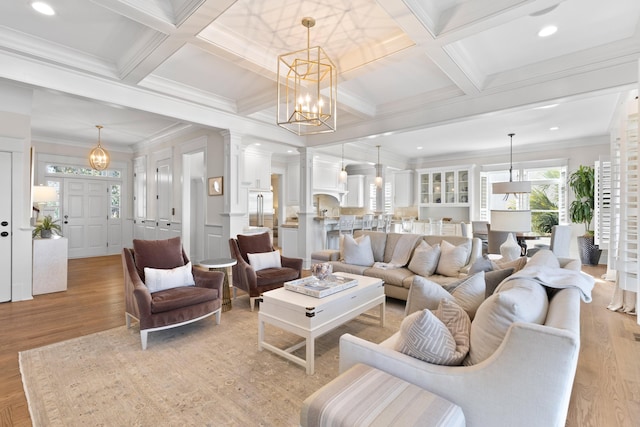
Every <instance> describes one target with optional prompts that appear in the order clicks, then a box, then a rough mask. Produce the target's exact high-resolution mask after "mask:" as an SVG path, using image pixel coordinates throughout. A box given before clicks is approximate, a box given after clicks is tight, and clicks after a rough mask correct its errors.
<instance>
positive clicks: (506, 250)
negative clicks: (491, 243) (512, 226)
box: [500, 233, 522, 261]
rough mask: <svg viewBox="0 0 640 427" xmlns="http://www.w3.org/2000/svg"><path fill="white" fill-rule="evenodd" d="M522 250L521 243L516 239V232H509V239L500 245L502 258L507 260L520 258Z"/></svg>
mask: <svg viewBox="0 0 640 427" xmlns="http://www.w3.org/2000/svg"><path fill="white" fill-rule="evenodd" d="M521 251H522V248H520V245H519V244H518V242H517V241H516V239H515V234H514V233H509V234H508V235H507V240H505V241H504V243H503V244H501V245H500V255H502V259H503V260H505V261H513V260H514V259H517V258H519V257H520V254H521V253H522V252H521Z"/></svg>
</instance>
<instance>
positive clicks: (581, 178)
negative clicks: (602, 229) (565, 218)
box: [569, 165, 602, 265]
mask: <svg viewBox="0 0 640 427" xmlns="http://www.w3.org/2000/svg"><path fill="white" fill-rule="evenodd" d="M569 187H571V190H572V191H573V194H574V197H575V199H574V200H573V202H571V205H570V206H569V215H570V216H571V222H574V223H576V224H579V223H582V224H584V229H585V232H584V235H582V236H578V249H579V251H580V260H581V261H582V263H583V264H591V265H598V262H599V260H600V254H601V253H602V250H600V249H599V248H598V245H596V244H595V243H594V236H593V234H594V233H593V230H591V220H592V219H593V213H594V206H595V170H594V169H593V168H592V167H591V166H583V165H581V166H580V167H578V169H577V170H575V171H574V172H573V173H571V175H569Z"/></svg>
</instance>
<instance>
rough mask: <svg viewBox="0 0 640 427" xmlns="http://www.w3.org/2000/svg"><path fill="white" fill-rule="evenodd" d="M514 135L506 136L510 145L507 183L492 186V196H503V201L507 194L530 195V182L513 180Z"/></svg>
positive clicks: (496, 183)
mask: <svg viewBox="0 0 640 427" xmlns="http://www.w3.org/2000/svg"><path fill="white" fill-rule="evenodd" d="M514 135H515V133H510V134H508V136H509V137H510V138H511V145H510V147H511V148H510V151H509V182H494V183H493V184H492V189H491V190H492V193H493V194H505V200H506V199H507V198H508V197H509V194H514V195H517V194H523V193H531V181H514V180H513V136H514Z"/></svg>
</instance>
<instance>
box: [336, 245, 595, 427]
mask: <svg viewBox="0 0 640 427" xmlns="http://www.w3.org/2000/svg"><path fill="white" fill-rule="evenodd" d="M579 269H580V263H579V262H577V261H576V260H567V259H558V258H556V257H555V255H553V253H551V252H550V251H541V252H539V253H538V254H536V255H535V256H534V257H533V258H532V259H531V260H530V261H529V263H528V264H527V266H526V267H525V268H524V269H522V270H521V271H520V272H518V273H516V274H514V275H512V276H510V277H509V278H507V279H505V280H504V281H503V282H502V283H501V284H500V285H499V286H498V288H497V289H496V291H495V293H494V294H492V295H491V296H489V297H488V298H487V299H485V300H482V302H481V303H480V305H479V307H478V308H477V312H476V313H475V317H474V318H473V320H472V321H471V322H470V340H469V343H470V344H469V347H468V349H469V356H471V353H472V351H473V350H474V346H476V347H477V348H480V347H482V346H484V345H485V344H486V342H484V340H485V334H486V333H489V334H492V335H495V333H496V331H497V330H502V335H499V336H498V337H497V338H498V341H497V343H494V345H495V346H496V347H494V348H493V349H490V351H489V353H488V355H485V356H484V357H483V358H481V360H480V361H477V362H475V363H471V362H469V360H468V359H469V357H468V358H467V359H465V360H464V362H463V363H462V365H457V366H445V365H442V364H434V363H429V362H426V361H424V360H421V359H420V358H417V357H413V356H410V355H408V354H406V353H404V352H401V351H398V350H397V349H401V348H402V345H403V344H402V342H400V343H399V341H400V340H402V331H403V328H404V327H405V322H403V327H402V328H401V330H400V331H399V332H398V333H396V334H394V335H393V336H392V337H390V338H389V339H387V340H385V341H383V342H382V343H380V344H374V343H371V342H368V341H365V340H363V339H360V338H357V337H355V336H352V335H349V334H345V335H343V336H342V337H341V339H340V372H341V373H343V372H345V371H348V370H349V369H350V368H352V367H353V366H355V365H358V364H365V365H367V366H370V367H372V368H375V369H378V370H381V371H384V372H386V373H387V374H390V375H392V376H394V377H397V378H400V379H402V380H403V381H406V382H408V383H411V384H414V385H417V386H418V387H421V388H422V389H424V390H426V391H428V392H430V393H433V394H435V395H437V396H440V397H442V398H444V399H446V400H448V401H450V402H452V403H453V404H455V405H457V406H459V407H460V408H462V411H463V412H464V417H465V419H466V425H467V426H471V427H473V426H516V425H517V426H523V427H526V426H536V427H537V426H544V427H549V426H563V425H564V424H565V419H566V415H567V410H568V406H569V398H570V395H571V388H572V385H573V379H574V376H575V372H576V366H577V361H578V355H579V349H580V304H581V303H580V300H581V298H582V300H583V301H586V302H589V301H590V293H591V287H593V279H592V278H591V277H590V276H587V275H584V274H582V273H581V272H580V271H579ZM576 270H578V271H576ZM478 274H484V272H482V273H478ZM539 287H541V288H543V290H542V291H540V289H538V288H539ZM514 289H515V291H514ZM414 292H415V289H414V290H413V291H412V295H410V300H411V298H412V296H413V293H414ZM535 292H537V293H538V295H540V292H542V303H540V304H537V303H535V302H534V299H535V298H531V295H533V293H535ZM534 306H535V307H534ZM500 307H502V308H500ZM509 310H512V312H509ZM532 310H537V312H538V314H537V315H536V317H537V318H536V320H535V321H531V320H523V319H522V318H521V317H519V316H521V315H522V314H523V313H528V312H530V311H532ZM424 311H429V310H421V311H419V312H416V314H417V315H420V314H423V315H424ZM506 312H509V313H506ZM426 314H428V313H426ZM512 315H513V316H512ZM407 319H409V316H407V318H405V321H406V320H407ZM492 322H494V323H492ZM496 322H497V323H498V325H496ZM474 328H475V329H474ZM474 334H475V335H476V340H475V341H474ZM493 338H495V336H494V337H491V338H490V339H488V341H489V340H491V339H493ZM405 339H406V337H405Z"/></svg>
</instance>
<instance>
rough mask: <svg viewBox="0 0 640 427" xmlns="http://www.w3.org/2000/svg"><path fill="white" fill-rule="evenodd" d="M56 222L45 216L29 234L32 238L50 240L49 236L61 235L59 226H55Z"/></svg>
mask: <svg viewBox="0 0 640 427" xmlns="http://www.w3.org/2000/svg"><path fill="white" fill-rule="evenodd" d="M57 222H58V220H57V219H56V220H54V219H53V218H52V217H51V215H47V216H45V217H44V219H43V220H42V222H41V223H39V224H37V225H36V227H35V228H34V229H33V232H32V233H31V236H32V237H36V236H38V235H40V237H41V238H43V239H49V238H51V234H52V233H55V234H57V235H62V229H61V228H60V225H58V224H56V223H57Z"/></svg>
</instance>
